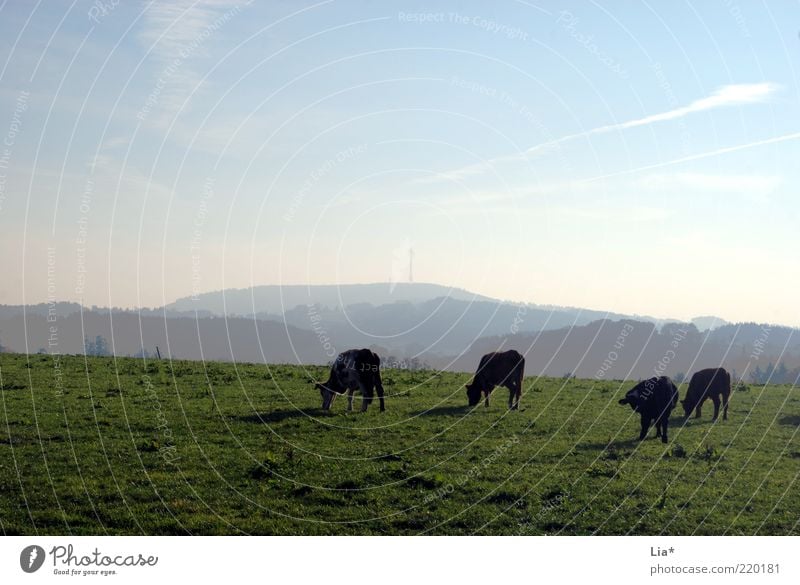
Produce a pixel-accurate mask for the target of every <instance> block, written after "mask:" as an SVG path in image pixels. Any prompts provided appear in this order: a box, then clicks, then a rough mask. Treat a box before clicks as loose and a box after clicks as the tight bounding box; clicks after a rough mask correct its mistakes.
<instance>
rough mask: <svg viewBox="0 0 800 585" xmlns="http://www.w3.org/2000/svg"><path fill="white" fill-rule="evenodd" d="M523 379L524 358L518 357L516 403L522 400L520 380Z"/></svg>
mask: <svg viewBox="0 0 800 585" xmlns="http://www.w3.org/2000/svg"><path fill="white" fill-rule="evenodd" d="M524 378H525V356H523V355H520V358H519V363H518V364H517V402H519V401H520V399H521V398H522V380H523V379H524Z"/></svg>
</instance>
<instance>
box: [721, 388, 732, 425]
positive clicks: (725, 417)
mask: <svg viewBox="0 0 800 585" xmlns="http://www.w3.org/2000/svg"><path fill="white" fill-rule="evenodd" d="M728 398H730V395H729V394H723V395H722V420H728Z"/></svg>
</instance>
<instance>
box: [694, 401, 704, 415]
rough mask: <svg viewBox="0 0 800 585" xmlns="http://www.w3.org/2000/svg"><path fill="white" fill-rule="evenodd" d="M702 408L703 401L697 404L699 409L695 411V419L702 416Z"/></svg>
mask: <svg viewBox="0 0 800 585" xmlns="http://www.w3.org/2000/svg"><path fill="white" fill-rule="evenodd" d="M702 407H703V401H702V400H701V401H700V402H698V403H697V408H695V409H694V418H700V416H701V415H702V413H701V412H700V409H701V408H702Z"/></svg>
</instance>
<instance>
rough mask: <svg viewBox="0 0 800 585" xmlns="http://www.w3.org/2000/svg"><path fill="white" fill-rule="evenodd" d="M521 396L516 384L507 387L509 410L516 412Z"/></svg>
mask: <svg viewBox="0 0 800 585" xmlns="http://www.w3.org/2000/svg"><path fill="white" fill-rule="evenodd" d="M521 395H522V392H521V389H520V387H519V386H518V385H517V384H511V385H510V386H509V387H508V408H509V410H517V408H519V398H520V396H521Z"/></svg>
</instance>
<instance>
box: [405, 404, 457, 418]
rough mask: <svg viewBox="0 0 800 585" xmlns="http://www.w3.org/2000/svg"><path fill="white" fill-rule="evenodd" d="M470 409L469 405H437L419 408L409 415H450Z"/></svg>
mask: <svg viewBox="0 0 800 585" xmlns="http://www.w3.org/2000/svg"><path fill="white" fill-rule="evenodd" d="M469 411H470V407H469V406H466V405H464V406H437V407H436V408H430V409H428V410H420V411H419V412H415V413H414V414H412V415H411V416H451V415H454V414H458V415H465V414H467V413H468V412H469Z"/></svg>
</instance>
